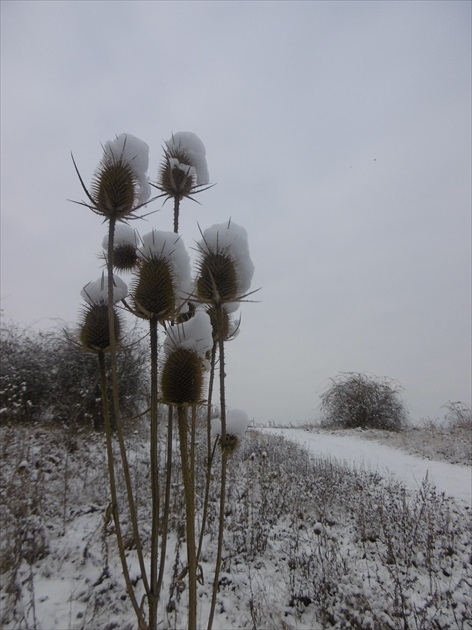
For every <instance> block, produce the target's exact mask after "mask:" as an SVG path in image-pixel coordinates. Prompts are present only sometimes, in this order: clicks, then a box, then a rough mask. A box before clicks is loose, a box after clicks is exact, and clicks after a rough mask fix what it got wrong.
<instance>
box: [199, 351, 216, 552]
mask: <svg viewBox="0 0 472 630" xmlns="http://www.w3.org/2000/svg"><path fill="white" fill-rule="evenodd" d="M216 348H217V343H216V341H214V342H213V347H212V349H211V359H210V377H209V382H208V401H207V427H206V428H207V461H206V464H207V465H206V479H205V496H204V499H203V514H202V525H201V529H200V537H199V540H198V551H197V564H198V562H200V556H201V554H202V546H203V536H204V534H205V527H206V519H207V516H208V503H209V499H210V484H211V467H212V465H213V458H214V456H215V450H216V445H217V443H218V440H216V439H215V442H214V444H213V447H212V440H211V402H212V398H213V383H214V380H215V362H216Z"/></svg>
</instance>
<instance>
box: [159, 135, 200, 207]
mask: <svg viewBox="0 0 472 630" xmlns="http://www.w3.org/2000/svg"><path fill="white" fill-rule="evenodd" d="M158 182H159V188H160V189H161V190H162V191H163V192H165V193H166V194H167V195H168V196H169V197H177V198H178V199H182V198H183V197H188V196H189V195H190V194H191V193H192V189H193V188H195V185H196V174H195V168H194V166H193V165H192V162H191V160H190V158H189V156H188V155H187V154H186V152H185V151H184V150H183V149H182V148H180V147H175V146H173V147H167V148H166V149H165V150H164V159H163V161H162V163H161V166H160V169H159V175H158Z"/></svg>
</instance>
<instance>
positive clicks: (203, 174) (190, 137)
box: [166, 131, 210, 186]
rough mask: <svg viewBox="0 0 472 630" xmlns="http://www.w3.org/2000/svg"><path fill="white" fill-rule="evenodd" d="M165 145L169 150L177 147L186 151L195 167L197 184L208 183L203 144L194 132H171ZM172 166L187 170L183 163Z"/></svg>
mask: <svg viewBox="0 0 472 630" xmlns="http://www.w3.org/2000/svg"><path fill="white" fill-rule="evenodd" d="M166 145H167V147H168V148H169V150H172V149H173V148H177V149H182V151H184V152H185V153H186V155H187V156H188V157H189V159H190V161H191V162H192V165H193V166H194V168H195V174H196V179H197V186H202V185H203V184H208V183H209V181H210V175H209V174H208V166H207V162H206V157H205V155H206V151H205V145H204V144H203V142H202V141H201V140H200V138H199V137H198V136H197V135H196V134H194V133H192V132H191V131H178V132H177V133H173V134H172V138H171V139H170V140H168V141H167V142H166ZM171 159H172V158H171ZM173 166H179V168H181V169H182V170H184V171H185V172H187V170H188V166H187V165H185V164H181V165H179V164H173Z"/></svg>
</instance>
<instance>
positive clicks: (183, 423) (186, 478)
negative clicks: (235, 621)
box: [177, 405, 197, 630]
mask: <svg viewBox="0 0 472 630" xmlns="http://www.w3.org/2000/svg"><path fill="white" fill-rule="evenodd" d="M177 424H178V427H179V442H180V457H181V460H182V478H183V482H184V493H185V514H186V519H185V525H186V530H187V531H186V537H187V565H188V581H189V583H188V630H197V562H196V560H197V558H196V553H195V483H194V478H193V474H192V469H191V466H190V462H189V454H188V438H187V407H186V406H184V405H178V407H177Z"/></svg>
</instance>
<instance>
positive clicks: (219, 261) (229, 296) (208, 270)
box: [195, 220, 254, 630]
mask: <svg viewBox="0 0 472 630" xmlns="http://www.w3.org/2000/svg"><path fill="white" fill-rule="evenodd" d="M201 235H202V238H201V240H200V241H199V242H198V243H197V248H196V249H197V274H196V280H195V300H196V301H197V302H199V303H200V304H204V305H206V308H207V310H208V314H209V317H210V318H211V322H212V338H213V351H212V356H211V363H212V366H213V369H214V366H215V359H216V354H218V363H219V390H220V422H221V428H220V435H219V438H218V442H219V445H220V447H221V479H220V508H219V519H218V523H219V525H218V542H217V556H216V563H215V575H214V580H213V592H212V599H211V605H210V614H209V619H208V630H211V627H212V625H213V619H214V614H215V607H216V598H217V595H218V583H219V573H220V568H221V560H222V550H223V534H224V523H225V497H226V471H227V463H228V458H229V456H230V455H231V453H232V451H233V449H232V446H231V445H232V442H233V441H232V439H231V436H230V434H228V433H227V427H226V394H225V376H226V373H225V342H226V341H227V339H228V337H229V314H230V313H232V312H234V311H235V310H237V309H238V308H239V303H240V302H242V301H247V298H248V297H249V296H250V295H252V293H254V292H249V288H250V285H251V280H252V276H253V273H254V265H253V263H252V260H251V257H250V255H249V246H248V241H247V233H246V230H245V229H244V228H243V227H241V226H239V225H237V224H236V223H233V222H231V220H229V221H228V222H227V223H222V224H216V225H213V226H212V227H210V228H208V229H206V230H205V231H204V232H201ZM208 444H210V437H208ZM211 457H212V455H211ZM210 467H211V460H210V463H209V464H208V471H207V474H208V475H210ZM207 483H209V481H208V480H207ZM199 549H200V545H199Z"/></svg>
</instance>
